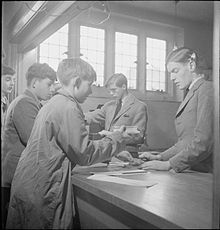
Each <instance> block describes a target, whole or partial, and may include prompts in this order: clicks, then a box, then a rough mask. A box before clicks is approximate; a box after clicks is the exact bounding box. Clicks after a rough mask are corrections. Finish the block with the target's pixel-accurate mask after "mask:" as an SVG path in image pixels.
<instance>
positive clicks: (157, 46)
mask: <svg viewBox="0 0 220 230" xmlns="http://www.w3.org/2000/svg"><path fill="white" fill-rule="evenodd" d="M165 58H166V41H164V40H159V39H153V38H148V37H147V38H146V90H151V91H157V90H159V91H164V92H165V91H166V74H165V71H166V70H165Z"/></svg>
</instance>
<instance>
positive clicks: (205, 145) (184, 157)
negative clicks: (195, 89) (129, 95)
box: [169, 87, 214, 172]
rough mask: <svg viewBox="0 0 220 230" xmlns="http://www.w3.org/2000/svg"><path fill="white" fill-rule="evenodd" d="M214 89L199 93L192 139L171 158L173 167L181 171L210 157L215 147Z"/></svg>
mask: <svg viewBox="0 0 220 230" xmlns="http://www.w3.org/2000/svg"><path fill="white" fill-rule="evenodd" d="M213 110H214V103H213V90H212V88H211V87H210V88H208V89H207V88H206V89H205V90H201V91H200V92H199V94H198V104H197V123H196V126H195V128H194V136H193V138H192V140H191V141H190V142H189V143H188V144H186V145H185V146H184V148H182V150H180V151H179V152H178V153H177V154H176V155H175V156H173V157H172V158H170V160H169V162H170V165H171V167H172V168H173V169H174V170H175V171H176V172H181V171H183V170H184V169H186V168H189V167H191V166H193V165H195V164H197V163H198V162H201V161H203V160H205V159H207V158H208V157H209V155H210V154H211V149H212V147H213Z"/></svg>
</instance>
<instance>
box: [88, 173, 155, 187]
mask: <svg viewBox="0 0 220 230" xmlns="http://www.w3.org/2000/svg"><path fill="white" fill-rule="evenodd" d="M87 179H90V180H98V181H104V182H112V183H117V184H124V185H130V186H136V187H151V186H153V185H155V184H156V183H155V182H150V181H141V180H132V179H125V178H121V177H115V176H109V175H103V174H101V173H100V174H95V175H92V176H89V177H87Z"/></svg>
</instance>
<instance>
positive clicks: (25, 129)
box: [12, 98, 39, 146]
mask: <svg viewBox="0 0 220 230" xmlns="http://www.w3.org/2000/svg"><path fill="white" fill-rule="evenodd" d="M38 112H39V108H38V107H37V105H36V104H35V103H34V102H33V101H32V100H30V99H29V98H23V99H22V100H21V101H19V102H18V103H17V105H16V106H15V108H14V112H13V118H12V119H13V121H14V124H15V128H16V130H17V132H18V135H19V137H20V140H21V142H22V144H23V145H24V146H26V145H27V142H28V139H29V137H30V134H31V130H32V128H33V125H34V121H35V118H36V116H37V114H38Z"/></svg>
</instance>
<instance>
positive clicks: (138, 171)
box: [91, 169, 150, 176]
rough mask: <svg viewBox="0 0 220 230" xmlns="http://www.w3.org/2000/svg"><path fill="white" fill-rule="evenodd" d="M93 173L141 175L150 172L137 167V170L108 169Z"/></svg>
mask: <svg viewBox="0 0 220 230" xmlns="http://www.w3.org/2000/svg"><path fill="white" fill-rule="evenodd" d="M91 173H93V174H99V175H101V174H102V175H108V176H121V175H135V174H136V175H140V174H146V173H150V172H149V171H146V170H144V169H135V170H118V171H108V172H91Z"/></svg>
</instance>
